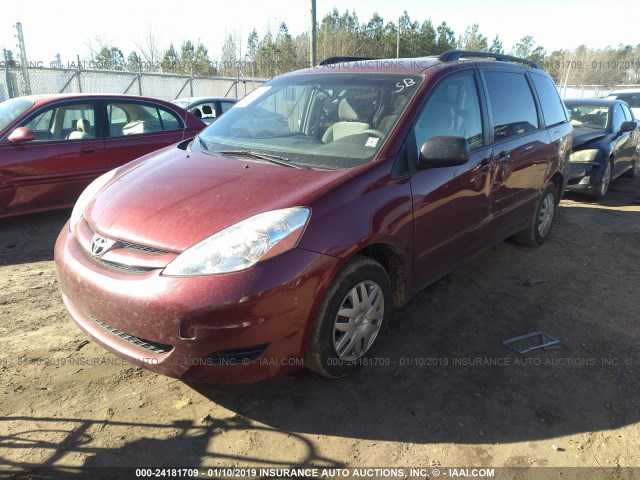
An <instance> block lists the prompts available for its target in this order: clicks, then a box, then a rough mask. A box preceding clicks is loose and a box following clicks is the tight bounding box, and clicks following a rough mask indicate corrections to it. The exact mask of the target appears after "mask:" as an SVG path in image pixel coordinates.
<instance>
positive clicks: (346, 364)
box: [305, 256, 391, 378]
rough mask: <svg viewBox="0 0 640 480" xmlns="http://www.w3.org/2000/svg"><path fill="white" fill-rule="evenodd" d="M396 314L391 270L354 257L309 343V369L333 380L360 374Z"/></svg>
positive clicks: (326, 303)
mask: <svg viewBox="0 0 640 480" xmlns="http://www.w3.org/2000/svg"><path fill="white" fill-rule="evenodd" d="M390 309H391V285H390V281H389V276H388V275H387V272H386V271H385V269H384V268H383V267H382V265H380V264H379V263H378V262H376V261H375V260H372V259H370V258H368V257H361V256H358V257H354V258H353V259H352V260H350V261H349V262H348V263H347V264H346V265H345V266H344V267H343V268H342V270H341V271H340V272H339V273H338V275H336V278H335V279H334V280H333V282H332V284H331V286H330V287H329V289H328V290H327V293H326V294H325V296H324V299H323V300H322V304H321V305H320V309H319V311H318V316H317V317H316V321H315V323H314V325H313V329H312V331H311V335H310V338H309V345H308V349H307V355H306V358H305V365H306V367H307V368H309V369H310V370H313V371H314V372H316V373H318V374H320V375H323V376H325V377H331V378H338V377H343V376H345V375H348V374H350V373H352V372H354V371H356V370H357V369H358V368H360V366H361V365H362V363H363V358H364V357H365V356H366V355H367V353H369V352H370V350H371V347H372V346H373V344H374V342H375V340H376V338H377V337H378V334H379V332H380V329H381V327H382V325H383V324H384V323H385V322H386V320H387V319H388V317H389V311H390Z"/></svg>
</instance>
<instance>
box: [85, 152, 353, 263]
mask: <svg viewBox="0 0 640 480" xmlns="http://www.w3.org/2000/svg"><path fill="white" fill-rule="evenodd" d="M141 160H142V159H141ZM346 173H347V171H345V170H337V171H318V170H309V169H298V168H291V167H284V166H279V165H274V164H270V163H265V162H254V161H251V160H246V159H241V160H238V159H235V158H227V157H217V156H212V155H209V154H206V153H202V152H192V151H185V150H182V149H180V148H177V147H176V146H175V145H174V146H172V147H167V148H165V149H162V150H159V151H157V152H155V153H153V154H151V155H148V156H146V157H145V158H144V161H140V162H138V163H137V164H135V166H131V164H129V165H127V166H126V167H125V168H124V171H123V173H119V174H116V176H115V177H114V179H113V180H111V181H110V182H109V184H108V185H107V186H106V187H105V188H104V189H103V190H102V191H101V192H100V193H99V194H98V195H97V196H96V197H95V199H94V200H93V201H92V202H91V203H90V204H89V205H88V206H87V208H86V209H85V217H86V218H87V220H88V221H89V223H91V224H92V225H93V226H94V227H95V228H96V230H98V231H99V232H100V233H102V234H103V235H105V236H107V237H110V238H113V239H118V240H125V241H129V242H132V243H138V244H142V245H147V246H152V247H156V248H161V249H164V250H170V251H176V252H181V251H183V250H185V249H186V248H188V247H190V246H191V245H193V244H194V243H196V242H198V241H200V240H203V239H204V238H206V237H208V236H210V235H212V234H214V233H216V232H219V231H220V230H223V229H224V228H226V227H228V226H231V225H233V224H235V223H238V222H240V221H242V220H244V219H246V218H249V217H251V216H253V215H256V214H258V213H262V212H266V211H270V210H277V209H279V208H287V207H292V206H298V205H300V206H304V205H303V203H302V202H303V201H304V200H305V199H308V197H310V196H311V195H312V194H314V193H315V192H317V191H318V190H321V189H323V188H324V187H327V186H328V185H330V184H331V183H333V182H334V181H336V180H337V179H339V178H340V177H342V176H344V175H345V174H346Z"/></svg>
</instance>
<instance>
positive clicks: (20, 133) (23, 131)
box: [7, 127, 36, 143]
mask: <svg viewBox="0 0 640 480" xmlns="http://www.w3.org/2000/svg"><path fill="white" fill-rule="evenodd" d="M35 138H36V136H35V135H34V133H33V132H32V131H31V130H29V129H28V128H27V127H18V128H16V129H15V130H14V131H13V132H11V133H10V134H9V136H8V137H7V140H9V141H10V142H11V143H24V142H30V141H31V140H34V139H35Z"/></svg>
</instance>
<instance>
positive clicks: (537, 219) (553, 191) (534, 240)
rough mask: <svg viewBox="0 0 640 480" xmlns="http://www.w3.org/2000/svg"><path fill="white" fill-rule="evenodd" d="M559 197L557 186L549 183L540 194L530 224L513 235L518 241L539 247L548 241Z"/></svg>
mask: <svg viewBox="0 0 640 480" xmlns="http://www.w3.org/2000/svg"><path fill="white" fill-rule="evenodd" d="M557 198H558V190H557V188H556V186H555V185H554V184H553V183H548V184H547V186H546V187H544V190H543V191H542V195H540V199H539V200H538V206H537V207H536V210H535V212H534V214H533V216H532V217H531V219H530V221H529V226H528V227H527V228H525V229H524V230H522V231H521V232H518V233H517V234H516V235H515V236H514V237H513V238H514V240H515V241H516V242H517V243H519V244H520V245H526V246H528V247H539V246H540V245H542V244H543V243H544V242H545V241H546V239H547V237H548V236H549V232H550V231H551V226H552V225H553V219H554V217H555V213H556V204H557Z"/></svg>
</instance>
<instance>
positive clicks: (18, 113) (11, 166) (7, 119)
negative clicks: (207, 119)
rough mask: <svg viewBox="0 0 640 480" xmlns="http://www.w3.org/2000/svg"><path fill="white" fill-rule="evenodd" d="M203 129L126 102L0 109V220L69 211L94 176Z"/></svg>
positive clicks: (66, 98) (74, 99)
mask: <svg viewBox="0 0 640 480" xmlns="http://www.w3.org/2000/svg"><path fill="white" fill-rule="evenodd" d="M205 126H206V125H205V124H204V123H202V122H201V121H200V120H198V119H197V118H196V117H194V116H193V115H191V114H190V113H187V112H186V111H185V110H183V109H182V108H180V107H178V106H176V105H173V104H171V103H167V102H163V101H161V100H156V99H152V98H144V97H137V96H129V95H103V94H95V95H93V94H81V95H64V94H58V95H42V96H29V97H18V98H12V99H10V100H7V101H5V102H2V103H0V217H6V216H13V215H21V214H24V213H32V212H39V211H45V210H54V209H59V208H68V207H71V206H73V204H74V203H75V201H76V200H77V199H78V197H79V195H80V193H81V192H82V191H83V190H84V189H85V187H86V186H87V185H89V183H91V181H92V180H93V179H95V178H96V177H98V176H99V175H101V174H103V173H104V172H106V171H108V170H111V169H113V168H116V167H119V166H121V165H123V164H125V163H127V162H130V161H131V160H134V159H135V158H138V157H140V156H142V155H145V154H147V153H150V152H152V151H154V150H158V149H159V148H162V147H166V146H167V145H171V144H173V143H177V142H180V141H181V140H185V139H187V138H190V137H193V136H194V135H195V134H196V133H198V132H199V131H200V130H202V129H203V128H204V127H205Z"/></svg>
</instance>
